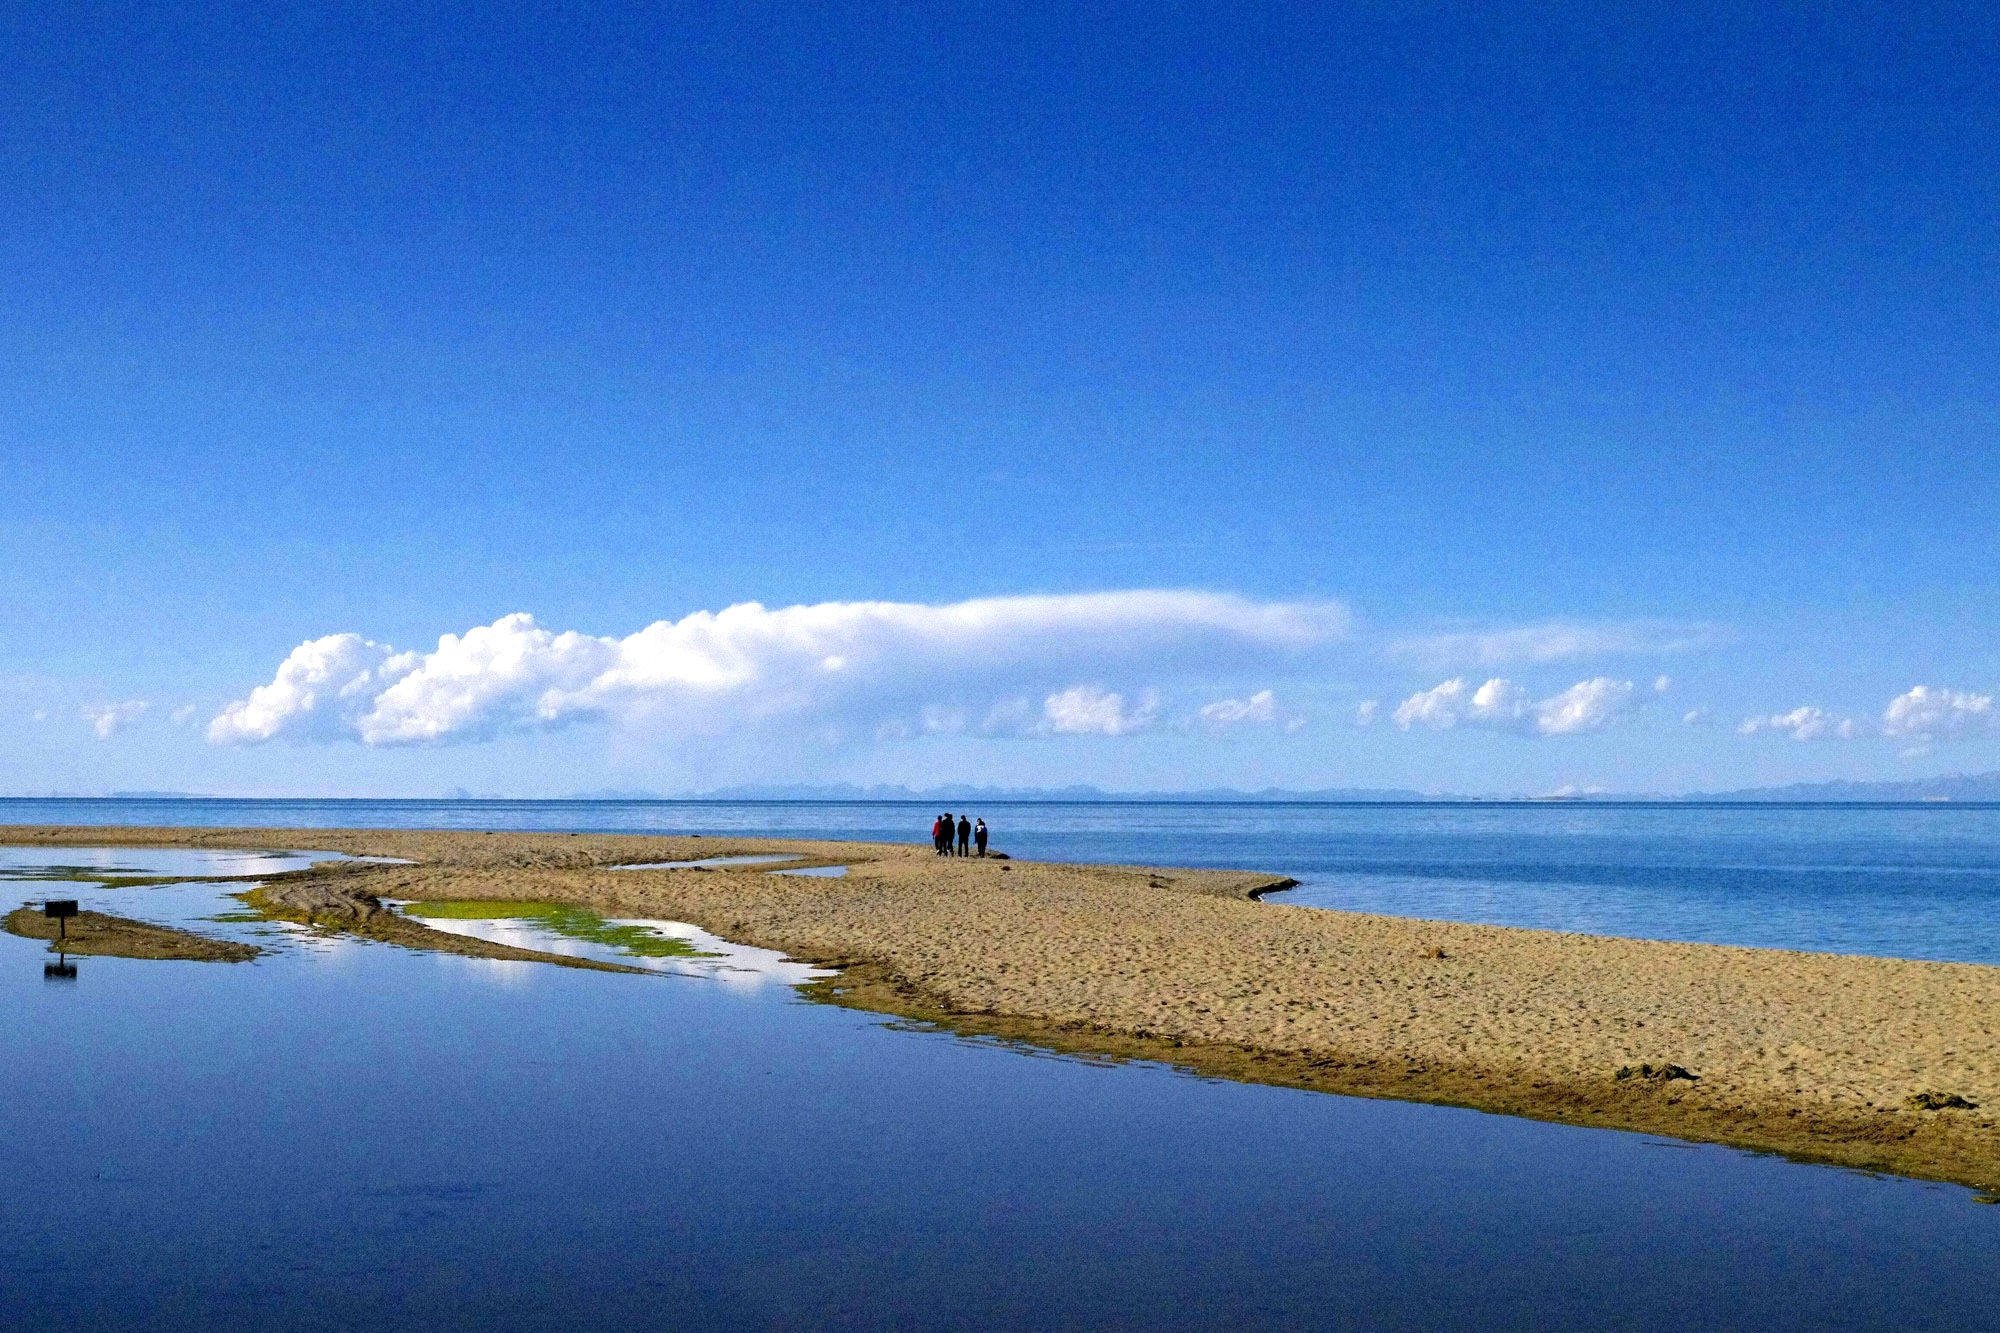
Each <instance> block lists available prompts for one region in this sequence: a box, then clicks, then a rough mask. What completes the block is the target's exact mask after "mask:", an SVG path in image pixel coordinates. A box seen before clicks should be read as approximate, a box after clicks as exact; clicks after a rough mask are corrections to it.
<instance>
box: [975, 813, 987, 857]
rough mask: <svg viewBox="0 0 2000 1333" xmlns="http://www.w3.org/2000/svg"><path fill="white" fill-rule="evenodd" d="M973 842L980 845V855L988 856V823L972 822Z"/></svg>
mask: <svg viewBox="0 0 2000 1333" xmlns="http://www.w3.org/2000/svg"><path fill="white" fill-rule="evenodd" d="M972 840H973V842H975V843H977V844H978V845H979V854H980V855H981V856H984V855H986V821H985V820H984V819H975V820H973V821H972Z"/></svg>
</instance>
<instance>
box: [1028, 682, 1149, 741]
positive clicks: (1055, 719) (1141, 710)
mask: <svg viewBox="0 0 2000 1333" xmlns="http://www.w3.org/2000/svg"><path fill="white" fill-rule="evenodd" d="M1159 706H1160V700H1159V696H1158V695H1157V694H1154V693H1151V692H1148V694H1147V695H1146V697H1145V698H1143V699H1141V700H1140V702H1139V706H1138V707H1137V708H1130V709H1128V708H1127V707H1126V706H1125V696H1124V695H1122V694H1119V693H1118V692H1117V691H1116V690H1106V689H1102V688H1100V687H1098V686H1095V685H1073V686H1071V687H1070V688H1069V689H1066V690H1063V691H1061V692H1060V693H1057V694H1051V695H1050V696H1049V697H1048V698H1047V699H1044V700H1043V701H1042V721H1043V723H1044V725H1045V726H1046V727H1047V729H1048V730H1050V731H1052V732H1054V733H1055V734H1057V735H1058V736H1127V735H1130V734H1131V733H1133V732H1135V731H1144V730H1145V729H1146V728H1148V727H1150V726H1152V725H1153V719H1154V717H1155V716H1156V715H1157V714H1158V712H1159Z"/></svg>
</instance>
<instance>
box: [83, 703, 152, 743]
mask: <svg viewBox="0 0 2000 1333" xmlns="http://www.w3.org/2000/svg"><path fill="white" fill-rule="evenodd" d="M151 707H152V705H151V704H150V703H148V702H147V701H146V700H144V699H127V700H125V702H123V703H116V704H92V705H91V706H90V707H88V708H85V709H84V710H83V720H84V721H86V722H88V723H90V729H91V731H92V732H94V733H95V734H96V736H97V739H99V740H101V741H108V740H110V739H111V738H112V737H113V736H116V735H117V734H118V733H119V732H121V731H123V730H124V729H125V728H127V727H129V726H131V725H132V724H133V723H134V722H137V721H138V720H139V719H140V718H141V717H143V716H144V715H145V712H146V710H147V709H148V708H151Z"/></svg>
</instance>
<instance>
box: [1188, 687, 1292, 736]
mask: <svg viewBox="0 0 2000 1333" xmlns="http://www.w3.org/2000/svg"><path fill="white" fill-rule="evenodd" d="M1277 716H1278V701H1277V698H1276V696H1275V695H1273V694H1272V692H1271V691H1269V690H1259V691H1257V692H1256V693H1255V694H1253V695H1251V696H1250V697H1249V698H1248V699H1217V700H1216V701H1215V702H1214V703H1212V704H1204V705H1203V706H1202V709H1201V720H1202V721H1203V722H1206V723H1207V724H1208V725H1209V726H1211V727H1235V726H1242V725H1244V724H1246V723H1269V722H1274V721H1276V720H1277Z"/></svg>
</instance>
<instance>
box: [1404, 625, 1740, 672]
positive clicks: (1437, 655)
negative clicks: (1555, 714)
mask: <svg viewBox="0 0 2000 1333" xmlns="http://www.w3.org/2000/svg"><path fill="white" fill-rule="evenodd" d="M1728 639H1729V635H1728V633H1727V632H1726V631H1724V630H1723V629H1721V628H1720V627H1718V626H1714V625H1679V624H1672V623H1669V622H1666V621H1656V620H1620V621H1595V622H1591V621H1575V620H1551V621H1544V622H1543V623H1541V624H1538V625H1521V626H1517V627H1515V628H1512V629H1493V630H1473V631H1465V632H1460V633H1451V634H1418V635H1410V636H1408V637H1405V638H1401V639H1397V640H1394V641H1393V642H1391V643H1390V644H1389V647H1388V655H1389V656H1390V657H1392V658H1400V659H1405V660H1409V661H1415V662H1418V663H1421V664H1423V665H1425V666H1429V667H1433V668H1436V669H1438V670H1449V669H1450V668H1452V667H1454V666H1468V667H1500V666H1513V665H1516V664H1520V663H1529V664H1534V663H1543V662H1560V661H1566V660H1568V659H1570V658H1577V657H1607V656H1618V655H1629V654H1634V653H1683V652H1693V651H1696V650H1699V649H1703V648H1713V647H1716V646H1718V645H1720V644H1723V643H1726V642H1727V641H1728Z"/></svg>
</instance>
